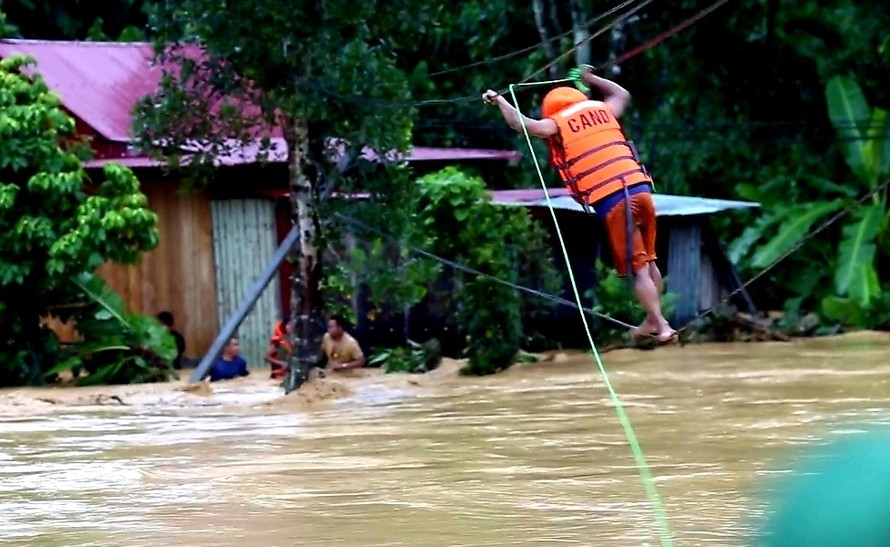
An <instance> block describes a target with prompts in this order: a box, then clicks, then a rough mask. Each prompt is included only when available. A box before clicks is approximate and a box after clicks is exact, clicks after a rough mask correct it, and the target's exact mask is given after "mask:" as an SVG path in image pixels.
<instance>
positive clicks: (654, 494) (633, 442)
mask: <svg viewBox="0 0 890 547" xmlns="http://www.w3.org/2000/svg"><path fill="white" fill-rule="evenodd" d="M515 87H516V86H515V85H514V84H510V87H509V91H510V96H511V97H512V98H513V107H514V108H515V109H516V115H517V117H518V118H519V123H520V125H522V133H523V135H524V136H525V141H526V143H527V144H528V149H529V151H530V152H531V156H532V161H533V162H534V164H535V171H537V173H538V179H539V180H540V181H541V187H542V188H544V196H545V197H546V198H547V207H548V208H549V209H550V215H551V216H552V217H553V225H554V227H555V228H556V236H557V238H558V239H559V245H560V246H561V247H562V255H563V258H564V259H565V261H566V269H567V270H568V272H569V281H571V283H572V291H574V293H575V300H576V302H577V304H578V309H579V310H581V321H582V322H583V323H584V330H585V331H586V332H587V340H588V341H589V342H590V349H591V350H593V357H594V359H595V360H596V364H597V367H599V371H600V374H601V375H602V377H603V383H605V384H606V389H607V390H608V391H609V397H610V398H611V400H612V405H613V406H614V407H615V413H616V414H618V420H619V421H620V422H621V426H622V427H623V428H624V435H625V437H627V441H628V443H629V444H630V449H631V451H632V452H633V456H634V460H636V463H637V468H638V469H639V471H640V476H641V477H642V478H643V486H644V488H645V489H646V494H647V495H648V496H649V501H650V502H651V503H652V507H653V510H654V511H655V518H656V520H657V521H658V525H659V527H660V528H661V545H662V547H672V546H673V539H672V536H671V531H670V528H669V526H668V522H667V517H666V516H665V511H664V506H663V505H662V503H661V498H660V497H659V496H658V490H657V489H656V488H655V481H653V480H652V474H651V472H650V471H649V465H648V464H647V463H646V457H645V456H644V455H643V449H642V448H640V443H639V442H638V441H637V436H636V434H635V433H634V430H633V427H632V426H631V425H630V419H629V418H628V417H627V414H626V413H625V412H624V407H623V406H622V404H621V401H620V400H619V399H618V394H617V393H615V389H614V388H613V387H612V382H610V381H609V376H608V374H606V367H605V365H603V360H602V358H600V354H599V352H598V351H597V349H596V344H594V342H593V333H592V332H591V330H590V325H589V324H588V323H587V316H586V315H585V314H584V311H583V309H584V306H583V305H582V303H581V295H580V294H579V292H578V284H577V283H576V282H575V275H574V274H573V273H572V267H571V262H569V252H568V250H567V248H566V244H565V240H564V239H563V237H562V230H560V229H559V222H557V220H556V211H555V210H554V209H553V203H552V202H551V201H550V193H549V192H548V191H547V183H546V182H544V174H543V173H542V172H541V166H540V165H539V164H538V157H537V156H536V155H535V150H534V148H533V147H532V139H531V136H529V133H528V127H526V125H525V118H524V117H523V115H522V111H521V110H520V109H519V101H518V100H517V99H516V92H515Z"/></svg>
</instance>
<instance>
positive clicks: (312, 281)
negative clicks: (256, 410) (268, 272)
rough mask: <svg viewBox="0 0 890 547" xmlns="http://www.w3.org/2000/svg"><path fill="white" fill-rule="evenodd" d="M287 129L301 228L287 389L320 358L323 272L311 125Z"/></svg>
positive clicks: (295, 216) (298, 123)
mask: <svg viewBox="0 0 890 547" xmlns="http://www.w3.org/2000/svg"><path fill="white" fill-rule="evenodd" d="M289 126H290V129H289V130H288V131H287V133H288V135H287V137H288V139H287V142H288V145H289V146H290V147H291V153H290V158H289V164H290V165H289V175H290V200H291V215H292V218H293V221H294V222H295V223H296V225H297V226H298V227H299V229H300V239H299V244H298V247H297V248H296V249H295V250H296V252H295V253H294V254H295V258H296V260H295V264H296V267H295V268H294V269H293V279H292V281H293V291H292V293H291V319H292V320H293V321H294V335H293V336H294V340H293V344H292V346H291V347H293V349H294V350H293V351H292V352H291V354H290V356H289V358H288V369H289V374H288V380H287V385H286V388H285V391H286V393H290V392H291V391H294V390H295V389H298V388H299V387H300V386H301V385H302V384H303V382H305V381H306V379H307V378H308V377H309V370H310V369H311V368H312V367H313V366H314V365H315V364H317V362H318V355H319V345H320V339H321V336H320V329H319V328H318V326H319V324H320V322H319V319H320V315H319V310H320V309H321V298H320V293H319V289H318V284H319V280H320V274H321V271H320V270H321V268H320V265H321V261H320V252H319V249H318V247H317V246H316V235H317V230H318V215H317V213H316V211H315V208H314V197H315V196H314V193H315V187H314V184H313V182H314V181H313V180H312V179H311V178H310V177H309V176H308V175H307V172H308V171H309V170H308V166H309V164H310V158H309V127H308V125H307V123H306V121H305V120H302V119H300V120H295V121H291V123H290V124H289Z"/></svg>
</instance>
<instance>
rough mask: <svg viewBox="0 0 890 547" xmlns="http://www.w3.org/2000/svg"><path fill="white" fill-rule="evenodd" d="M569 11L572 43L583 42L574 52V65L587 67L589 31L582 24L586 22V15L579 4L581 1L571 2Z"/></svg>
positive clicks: (588, 61) (574, 0)
mask: <svg viewBox="0 0 890 547" xmlns="http://www.w3.org/2000/svg"><path fill="white" fill-rule="evenodd" d="M571 9H572V36H573V42H572V43H573V44H579V43H581V42H584V43H583V44H582V45H580V46H578V49H576V50H575V63H576V64H578V65H587V64H590V40H589V38H590V30H589V29H588V28H587V26H586V25H585V24H584V22H585V21H586V20H587V15H586V14H585V13H584V6H583V5H582V4H581V0H573V2H572V4H571Z"/></svg>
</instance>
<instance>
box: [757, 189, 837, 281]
mask: <svg viewBox="0 0 890 547" xmlns="http://www.w3.org/2000/svg"><path fill="white" fill-rule="evenodd" d="M843 204H844V201H843V200H840V199H836V200H834V201H828V202H825V201H822V202H815V203H808V204H806V205H801V206H798V207H794V208H792V209H789V210H788V211H787V213H786V214H785V216H786V217H787V220H786V221H785V222H783V223H782V225H781V226H780V227H779V233H778V234H776V236H775V237H773V238H772V239H771V240H769V241H768V242H767V243H766V244H765V245H763V246H761V247H760V249H759V250H758V251H757V253H756V254H755V255H754V259H753V260H752V265H753V266H754V267H755V268H764V267H766V266H767V265H769V264H771V263H772V262H774V261H775V260H777V259H778V258H779V257H780V256H782V254H783V253H785V252H786V251H788V249H790V248H791V247H792V246H794V245H795V244H797V243H799V242H800V241H801V240H803V239H804V238H805V237H806V236H807V234H808V233H809V231H810V227H811V226H812V225H813V223H814V222H816V221H817V220H819V219H820V218H822V217H824V216H825V215H827V214H829V213H832V212H834V211H836V210H838V209H840V208H841V206H842V205H843Z"/></svg>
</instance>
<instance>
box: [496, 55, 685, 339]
mask: <svg viewBox="0 0 890 547" xmlns="http://www.w3.org/2000/svg"><path fill="white" fill-rule="evenodd" d="M580 77H581V79H582V80H583V81H584V82H585V83H587V84H588V85H590V86H591V87H594V88H596V89H598V90H599V91H600V92H601V93H602V95H603V100H602V101H596V100H591V99H590V98H588V97H587V95H585V94H584V93H583V92H581V91H579V90H577V89H575V88H572V87H557V88H554V89H552V90H551V91H550V92H548V93H547V94H546V95H545V96H544V99H543V101H542V104H541V112H542V114H543V119H540V120H536V119H532V118H528V117H526V116H522V122H521V121H520V118H519V116H520V115H521V114H520V113H519V112H517V111H516V109H515V108H513V106H512V105H510V103H509V102H507V100H506V99H504V97H502V96H501V95H500V94H499V93H498V92H496V91H492V90H491V89H489V90H488V91H486V92H485V93H484V94H483V95H482V100H483V101H485V103H486V104H490V105H497V106H498V108H500V111H501V114H502V115H503V117H504V120H505V121H506V122H507V124H508V125H509V126H510V127H511V128H513V129H514V130H516V131H519V132H521V131H522V123H524V124H525V127H526V129H527V130H528V133H529V135H534V136H535V137H539V138H542V139H546V141H547V146H548V148H549V150H550V164H551V165H552V166H553V167H555V168H556V169H557V171H558V172H559V175H560V177H561V178H562V180H563V182H564V183H565V185H566V187H567V188H568V189H569V191H570V192H571V193H572V196H573V197H574V199H575V200H576V201H577V202H578V203H580V204H581V206H582V207H584V209H585V210H587V211H589V209H591V208H592V209H593V211H594V212H595V213H596V215H597V217H599V218H600V220H601V221H602V223H603V225H604V227H605V230H606V232H607V234H608V238H609V245H610V247H611V249H612V257H613V259H614V264H615V270H616V272H617V273H618V276H619V277H627V275H628V272H631V273H632V275H633V291H634V294H635V296H636V298H637V300H638V301H639V303H640V305H641V306H642V307H643V309H644V310H645V311H646V318H645V319H644V320H643V322H642V323H641V324H640V325H639V326H637V327H634V328H632V329H631V331H630V336H631V338H632V339H633V340H639V339H641V338H643V337H645V336H649V335H654V336H656V337H657V339H658V341H659V342H661V343H669V342H673V341H676V338H677V331H675V330H674V329H672V328H671V326H670V324H669V323H668V321H667V320H666V319H665V318H664V315H663V314H662V311H661V296H660V295H661V292H662V290H663V285H664V282H663V280H662V276H661V272H660V271H659V269H658V266H656V264H655V259H656V256H655V232H656V225H655V206H654V204H653V201H652V191H653V189H652V177H651V176H650V175H649V174H648V173H647V171H646V168H645V167H644V166H643V164H642V163H641V162H640V161H639V159H638V158H637V154H636V150H635V148H634V146H633V144H632V143H630V142H629V141H628V140H627V138H626V137H625V135H624V130H623V129H622V127H621V124H620V123H619V122H618V118H620V117H621V115H622V114H623V113H624V111H625V109H626V108H627V104H628V102H629V100H630V93H628V91H627V90H626V89H624V88H623V87H621V86H620V85H618V84H616V83H615V82H612V81H610V80H607V79H605V78H600V77H599V76H596V75H594V74H593V73H592V72H591V71H590V70H589V69H588V68H584V69H582V70H581V71H580Z"/></svg>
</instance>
